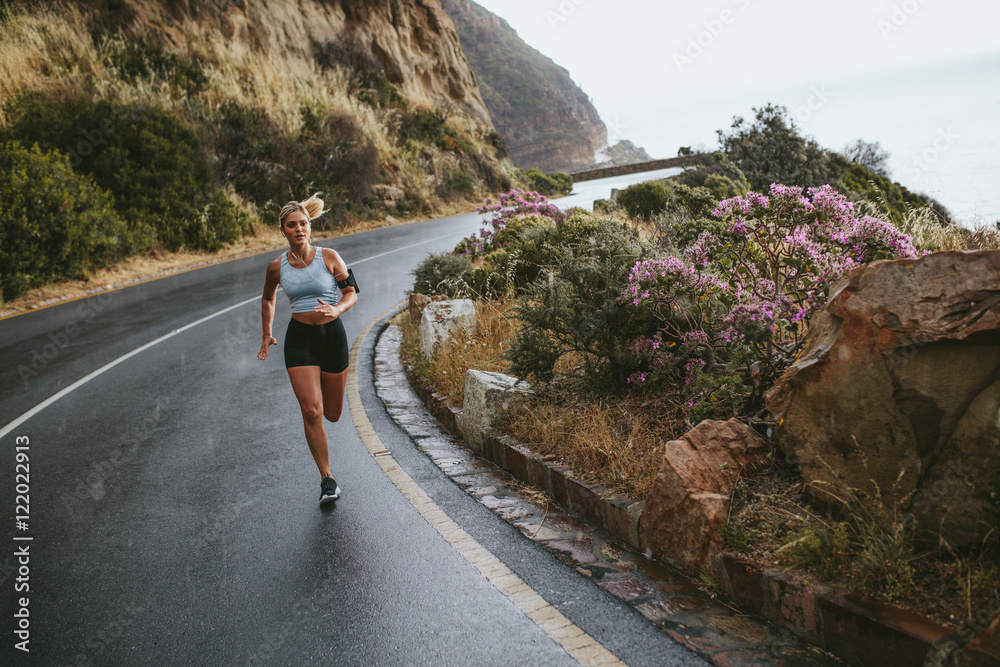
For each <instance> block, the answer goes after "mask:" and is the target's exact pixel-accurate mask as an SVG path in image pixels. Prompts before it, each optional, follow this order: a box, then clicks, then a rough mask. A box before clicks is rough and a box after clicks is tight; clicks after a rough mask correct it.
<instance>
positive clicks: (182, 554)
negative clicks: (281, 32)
mask: <svg viewBox="0 0 1000 667" xmlns="http://www.w3.org/2000/svg"><path fill="white" fill-rule="evenodd" d="M478 226H479V221H478V217H477V216H473V215H466V216H457V217H452V218H445V219H440V220H435V221H429V222H423V223H417V224H412V225H407V226H403V227H396V228H392V229H384V230H378V231H373V232H368V233H365V234H359V235H355V236H350V237H344V238H340V239H336V240H334V241H331V242H323V243H322V244H321V245H324V246H328V247H335V248H336V249H337V250H338V251H339V252H340V254H341V255H342V256H343V257H344V258H345V260H346V261H347V263H348V265H349V266H352V267H354V269H355V274H356V275H357V277H358V281H359V283H360V285H361V298H360V301H359V303H358V305H357V306H356V307H355V308H354V309H352V310H351V311H350V312H349V313H348V314H347V315H345V318H344V322H345V325H346V328H347V331H348V336H349V340H351V341H354V340H355V338H356V337H357V335H358V333H359V332H360V331H361V330H362V329H363V328H364V326H365V325H366V324H368V323H369V322H370V321H372V320H373V319H375V318H377V316H378V315H379V314H381V313H383V312H384V311H386V310H387V309H389V308H391V307H392V305H393V304H395V303H396V302H398V301H399V300H400V299H401V298H402V296H403V290H404V289H406V288H407V287H409V286H410V284H411V283H412V277H411V275H410V273H409V272H410V270H411V269H412V267H413V266H415V265H416V263H417V262H418V261H419V260H420V259H421V258H422V257H423V256H424V255H425V254H426V253H427V252H429V251H440V250H444V249H448V248H451V247H453V246H454V244H455V243H456V242H457V241H458V240H459V239H461V238H462V237H464V236H467V235H469V234H470V233H472V232H473V231H475V230H476V229H477V228H478ZM277 254H278V253H277V252H272V253H267V254H264V255H259V256H255V257H251V258H246V259H241V260H237V261H232V262H228V263H225V264H220V265H215V266H212V267H208V268H203V269H200V270H196V271H192V272H188V273H184V274H180V275H176V276H172V277H168V278H163V279H160V280H155V281H151V282H148V283H145V284H141V285H136V286H133V287H129V288H127V289H122V290H118V291H115V292H112V293H109V294H105V295H102V296H94V297H90V298H88V299H84V300H80V301H75V302H69V303H66V304H63V305H59V306H55V307H51V308H46V309H44V310H41V311H38V312H34V313H29V314H26V315H22V316H18V317H14V318H10V319H7V320H4V321H0V344H2V347H0V424H4V425H6V427H4V428H3V431H4V434H3V436H2V452H3V457H2V460H4V461H5V462H6V463H5V465H4V468H5V469H6V472H4V473H3V474H2V475H0V479H2V480H4V483H3V485H2V488H0V502H2V503H3V508H4V509H5V510H6V511H5V512H3V515H4V516H5V517H6V519H5V520H6V521H7V522H8V524H7V525H8V527H7V529H5V530H3V531H2V532H0V539H4V540H5V541H6V542H7V545H6V547H5V548H4V549H3V551H2V552H0V553H2V554H3V555H2V556H0V582H2V583H0V590H2V595H0V604H2V608H0V617H2V618H3V621H2V622H0V628H2V630H3V632H2V633H0V637H2V644H0V663H2V664H4V665H11V664H37V665H50V664H109V665H137V664H212V665H223V664H337V665H341V664H345V665H348V664H350V665H354V664H375V665H413V664H434V665H439V664H440V665H451V664H454V665H458V664H462V665H465V664H477V663H480V664H487V665H514V664H516V665H522V664H523V665H527V664H530V665H549V664H552V665H557V664H558V665H561V664H572V663H573V660H572V659H571V658H570V657H569V655H568V654H567V653H566V652H565V651H564V650H563V649H562V648H561V647H560V646H559V645H558V644H556V643H555V642H553V641H552V640H551V639H550V638H549V637H548V636H547V635H546V634H545V633H544V632H542V630H540V629H539V628H538V627H537V626H536V625H535V624H534V623H532V622H531V620H530V619H528V617H527V616H525V615H524V614H523V613H522V612H521V611H519V610H518V609H517V607H515V606H514V605H513V604H512V603H511V602H510V601H509V600H508V599H507V598H505V597H504V596H503V595H502V594H500V593H499V592H498V591H497V590H496V589H494V588H493V587H492V586H491V585H490V583H489V582H488V581H487V580H486V579H485V578H484V577H483V576H482V575H481V574H480V573H479V572H478V571H477V570H476V569H475V568H474V567H473V566H472V565H470V564H469V563H468V562H467V561H466V560H465V559H464V558H462V557H461V556H460V555H459V554H458V553H457V552H456V551H454V549H453V548H452V547H451V546H450V545H449V544H448V543H447V542H445V541H444V540H443V539H442V538H441V537H440V535H438V533H437V532H435V530H434V529H433V528H432V527H431V526H430V525H428V524H427V523H426V521H424V520H423V519H422V518H421V517H420V515H419V514H418V513H417V512H416V511H415V510H414V509H413V508H412V507H411V506H410V504H409V503H408V502H407V501H406V500H405V499H404V498H403V497H402V495H401V494H400V493H399V491H398V490H397V489H396V488H395V487H394V486H393V485H392V483H391V482H390V481H389V480H388V478H387V477H386V476H385V475H384V474H383V472H382V471H381V470H380V469H379V467H378V466H377V464H376V463H375V462H374V461H373V460H372V458H371V456H370V455H369V454H368V452H367V451H366V450H365V448H364V446H363V445H362V443H361V442H360V440H359V438H358V436H357V433H356V431H355V429H354V426H353V424H352V422H351V419H350V413H349V411H347V410H345V413H344V417H343V418H342V419H341V421H340V422H339V423H337V424H330V423H327V433H328V435H329V437H330V442H331V459H332V461H333V470H334V475H335V476H336V477H337V479H338V482H339V483H340V486H341V488H342V490H343V497H342V498H341V500H340V501H339V502H338V503H337V505H336V507H335V508H334V509H332V510H329V511H327V510H321V509H320V508H319V507H318V506H317V500H318V486H319V484H318V482H319V475H318V474H317V472H316V469H315V466H314V464H313V462H312V459H311V457H310V455H309V451H308V448H307V447H306V444H305V441H304V437H303V435H302V421H301V416H300V414H299V412H298V409H297V404H296V402H295V399H294V396H293V394H292V390H291V387H290V385H289V382H288V378H287V374H286V373H285V369H284V366H283V363H282V355H281V351H280V343H281V341H282V340H283V335H284V326H285V323H287V321H288V319H289V309H288V305H287V300H285V299H284V298H283V297H282V296H280V295H279V307H278V311H277V315H276V319H275V322H276V323H275V334H276V337H277V338H278V340H279V347H277V348H272V354H271V356H270V357H269V358H268V359H267V361H265V362H259V361H257V359H256V351H257V349H258V347H259V344H260V315H259V312H260V306H259V295H260V291H261V288H262V285H263V276H264V268H265V266H266V265H267V263H268V262H269V261H270V260H271V259H273V258H274V257H275V256H277ZM226 309H229V310H226ZM222 311H225V312H222ZM204 318H208V319H204ZM202 320H204V321H202ZM193 323H197V324H194V326H190V325H192V324H193ZM185 327H187V328H185ZM160 339H162V340H160ZM157 341H158V342H157ZM150 343H155V344H152V345H150V346H149V347H147V348H146V349H140V348H142V347H143V346H146V345H149V344H150ZM362 344H363V346H364V347H363V348H362V350H361V360H360V363H359V365H358V371H359V384H360V389H361V396H362V403H363V405H364V407H365V409H366V412H367V413H368V415H369V419H371V421H372V423H373V424H374V425H375V427H376V429H377V431H378V432H379V434H380V436H381V437H382V440H383V442H385V443H386V445H387V446H388V447H389V448H390V449H392V451H393V454H394V456H395V457H396V458H397V460H398V461H399V463H400V464H401V466H402V467H403V468H404V469H405V470H406V471H407V472H408V473H409V474H410V476H411V477H412V478H413V479H414V480H415V481H416V482H417V483H418V484H419V485H420V486H421V488H423V490H424V491H425V492H426V493H427V494H428V495H429V496H430V497H431V498H433V499H434V501H435V502H436V503H438V505H439V506H440V507H441V508H442V509H444V510H445V512H446V513H447V514H448V515H449V516H450V517H451V518H452V519H453V520H455V521H456V522H458V523H459V524H460V525H461V526H462V527H463V528H464V529H465V530H466V531H468V532H469V533H470V534H471V535H472V536H473V537H475V538H476V539H477V540H478V541H479V542H480V543H481V544H483V545H484V546H486V547H487V548H488V549H490V550H491V551H492V552H493V553H494V554H495V555H496V556H497V557H499V558H500V559H501V560H503V561H504V563H505V564H506V565H507V566H508V567H510V568H511V569H512V570H514V571H515V573H517V574H518V575H520V576H521V577H522V578H523V579H524V580H525V581H526V582H527V583H528V584H529V585H531V586H532V587H533V588H534V589H535V590H536V591H537V592H538V593H539V594H541V595H542V596H543V597H545V598H546V600H548V601H549V602H550V603H551V604H553V605H555V606H556V607H557V608H558V609H559V610H560V611H561V612H563V613H564V614H565V615H566V616H567V617H569V618H570V620H571V621H573V622H574V623H576V624H577V625H579V626H580V627H581V628H582V629H584V630H585V631H586V632H588V633H589V634H591V635H592V636H593V637H595V639H597V640H598V641H600V642H601V643H602V644H604V645H605V646H606V647H607V648H608V649H609V650H611V651H612V652H614V653H615V654H616V655H618V657H620V658H621V659H623V660H625V661H626V662H627V663H629V664H701V662H700V661H699V660H698V659H697V658H696V657H695V656H693V655H692V654H691V653H689V652H687V651H686V649H682V648H680V647H678V646H677V645H676V644H675V643H673V642H672V640H670V639H669V638H667V637H666V636H664V635H663V634H662V633H660V632H659V631H658V630H656V629H655V628H654V627H653V626H652V625H651V624H649V623H647V622H646V621H645V619H643V618H642V617H641V616H639V615H638V614H636V613H635V612H634V611H632V610H631V609H630V608H628V607H626V606H625V605H622V604H620V603H619V602H618V601H617V600H616V599H614V598H612V597H611V596H610V595H609V594H607V593H605V592H604V591H603V590H601V589H599V588H598V587H596V586H594V585H593V584H592V583H591V582H589V581H588V580H586V579H584V578H583V577H581V576H580V575H578V574H577V573H576V572H575V571H574V570H572V569H570V568H568V567H566V566H564V565H563V564H561V563H560V562H559V561H558V560H557V559H555V558H553V557H552V556H551V555H550V554H548V553H547V552H546V551H544V550H543V549H541V548H540V547H538V546H537V545H535V544H533V543H531V542H529V541H527V540H524V539H523V538H522V536H521V535H520V533H519V532H517V531H516V530H514V529H513V528H511V527H510V526H508V525H507V524H506V523H504V522H503V521H502V520H500V519H499V518H497V517H496V516H495V515H494V514H492V513H491V512H489V511H488V510H486V509H485V508H483V507H482V506H481V505H480V504H479V503H478V502H476V501H475V500H474V499H472V498H470V497H468V496H467V495H466V494H465V493H464V492H463V491H461V490H460V489H459V488H458V487H456V486H455V485H454V484H453V483H452V482H451V481H450V480H449V479H448V478H447V477H445V476H444V475H443V474H442V473H440V471H439V470H438V469H437V468H436V466H434V465H433V464H431V463H430V462H429V461H428V460H427V459H426V458H425V457H424V456H423V455H422V454H420V453H419V452H418V451H417V450H416V449H415V448H414V447H413V446H412V443H410V442H409V441H408V439H407V438H406V436H405V435H404V434H403V433H402V432H401V431H400V430H399V429H398V428H396V427H395V424H394V423H393V422H392V421H391V419H390V418H389V417H388V415H387V414H386V413H385V410H384V407H383V406H382V404H381V402H380V401H379V399H378V398H377V397H376V396H375V394H374V390H373V388H372V385H371V373H370V368H371V357H372V348H373V346H374V335H370V336H369V337H367V338H366V339H365V341H363V343H362ZM136 350H139V351H138V352H137V353H136V354H134V355H133V356H131V357H129V358H126V359H124V360H122V361H121V362H120V363H118V364H117V365H114V366H113V367H111V368H109V369H107V370H105V371H104V372H100V373H99V374H97V375H96V376H94V377H92V378H91V379H89V380H88V381H86V383H85V384H82V385H81V386H78V387H77V388H75V389H73V390H72V391H70V392H69V393H67V394H66V395H64V396H61V397H60V398H58V400H56V401H54V402H52V403H50V404H47V405H46V404H45V401H47V400H48V399H50V398H51V397H52V396H54V395H58V393H59V392H60V391H62V390H65V389H67V388H69V387H71V386H73V384H74V383H77V382H78V381H80V380H81V378H85V377H86V376H88V374H91V373H94V372H95V371H99V370H100V369H101V368H102V367H104V366H105V365H106V364H109V363H111V362H113V361H115V360H117V359H120V358H121V357H122V356H123V355H127V354H129V353H132V352H134V351H136ZM39 406H41V409H38V408H39ZM32 410H37V411H36V412H35V413H34V414H31V413H30V411H32ZM26 413H28V414H29V415H30V416H28V418H26V419H22V417H23V416H24V415H25V414H26ZM12 426H13V427H12ZM11 427H12V428H11ZM18 445H22V446H25V448H24V449H21V450H18V449H17V446H18ZM18 451H20V453H21V454H22V455H23V456H22V463H26V465H28V466H29V467H30V480H29V482H28V487H30V488H27V489H26V488H21V489H16V484H17V483H18V482H19V481H20V482H23V481H24V480H23V479H21V480H18V479H17V478H16V477H15V475H16V473H18V472H21V473H23V472H24V469H21V470H17V469H16V465H17V463H18V461H17V460H16V457H17V454H18ZM25 490H27V491H28V492H29V493H28V495H30V499H29V500H30V507H29V511H28V512H27V513H28V519H27V521H26V523H27V526H26V529H19V528H18V527H17V525H16V522H15V514H23V513H24V511H23V509H20V510H19V509H17V505H19V504H21V505H23V501H24V500H25V499H23V498H21V499H16V498H15V496H16V495H18V494H20V493H21V492H22V491H25ZM26 537H30V538H31V540H30V541H29V540H26V539H18V538H26ZM24 549H27V551H28V556H26V557H24V556H22V557H20V558H21V560H22V562H21V563H19V562H18V561H19V557H18V556H17V555H15V554H16V553H18V552H19V551H20V552H21V553H23V551H24ZM25 560H26V561H27V565H24V563H23V561H25ZM22 565H24V567H23V568H22ZM25 587H27V588H25ZM21 598H27V602H28V604H27V610H28V619H27V626H28V630H29V632H30V634H29V635H28V636H29V638H30V643H29V644H28V648H30V653H27V654H26V653H23V652H22V651H19V650H17V649H16V648H15V644H16V643H17V642H19V641H21V640H22V639H23V636H22V637H20V638H19V637H18V636H17V635H16V632H15V631H16V630H17V629H18V627H19V626H23V625H25V621H24V620H23V619H18V618H15V614H18V613H21V614H23V613H24V612H23V611H22V607H23V603H24V601H23V600H21Z"/></svg>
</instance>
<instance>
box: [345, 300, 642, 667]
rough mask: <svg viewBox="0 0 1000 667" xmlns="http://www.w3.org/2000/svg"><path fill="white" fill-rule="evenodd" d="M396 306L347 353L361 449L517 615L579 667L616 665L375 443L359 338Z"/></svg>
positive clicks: (379, 442) (351, 403)
mask: <svg viewBox="0 0 1000 667" xmlns="http://www.w3.org/2000/svg"><path fill="white" fill-rule="evenodd" d="M396 308H398V306H396V307H393V308H390V309H389V310H387V311H385V312H384V313H382V314H381V315H379V316H378V317H376V318H375V319H374V320H372V321H371V322H369V323H368V325H367V326H366V327H365V328H364V330H363V331H362V332H361V333H360V334H358V337H357V338H356V339H355V340H354V345H353V347H352V348H351V361H350V364H349V365H348V367H347V404H348V405H349V406H350V410H351V421H353V422H354V428H355V429H356V430H357V432H358V437H359V438H361V442H362V443H364V445H365V448H366V449H368V451H369V452H370V453H371V454H372V456H373V457H374V459H375V462H376V463H377V464H378V466H379V467H380V468H381V469H382V472H384V473H385V474H386V476H387V477H388V478H389V479H390V480H391V481H392V483H393V485H395V487H396V488H397V489H399V492H400V493H402V494H403V497H404V498H406V500H407V501H409V503H410V505H412V506H413V509H415V510H416V511H417V513H419V514H420V516H422V517H423V518H424V520H425V521H427V523H429V524H430V525H431V527H432V528H434V530H436V531H437V532H438V534H439V535H440V536H441V537H442V538H444V540H445V541H446V542H448V544H450V545H451V546H452V548H453V549H455V551H457V552H458V553H459V554H461V555H462V557H463V558H465V560H467V561H468V562H469V563H470V564H471V565H472V566H473V567H475V568H476V569H477V570H479V573H480V574H482V575H483V576H484V577H486V580H487V581H489V582H490V583H491V584H492V585H493V587H494V588H496V589H497V590H498V591H500V593H502V594H503V595H504V596H506V597H507V599H508V600H510V601H511V602H513V603H514V605H515V606H517V608H518V609H520V610H521V612H522V613H523V614H524V615H525V616H527V617H528V618H530V619H531V621H532V622H533V623H535V625H537V626H538V627H539V628H540V629H541V630H542V631H543V632H544V633H545V634H547V635H548V636H549V637H550V638H551V639H552V640H553V641H554V642H556V643H557V644H559V645H560V646H561V647H562V648H563V650H565V651H566V652H567V653H568V654H569V655H570V656H572V657H573V659H574V660H576V661H577V662H578V663H580V664H581V665H585V667H601V666H603V665H612V666H622V665H624V664H625V663H623V662H622V661H621V660H619V659H618V658H617V657H616V656H615V655H614V654H613V653H612V652H611V651H609V650H608V649H606V648H605V647H604V646H603V645H602V644H601V643H600V642H598V641H597V640H596V639H594V638H593V637H591V636H590V635H589V634H587V633H586V632H584V631H583V630H582V629H581V628H580V627H579V626H577V625H575V624H573V622H572V621H570V620H569V619H568V618H566V617H565V616H564V615H563V614H562V613H561V612H560V611H559V610H558V609H556V608H555V607H553V606H552V605H551V604H549V603H548V602H547V601H546V600H545V598H543V597H542V596H541V595H539V594H538V593H537V592H535V590H534V589H532V588H531V587H530V586H529V585H528V584H527V583H525V581H524V580H523V579H521V578H520V577H519V576H517V575H516V574H514V572H513V571H511V569H510V568H508V567H507V566H506V565H504V563H503V562H502V561H501V560H500V559H499V558H497V557H496V556H494V555H493V553H492V552H490V551H489V549H487V548H486V547H484V546H483V545H481V544H480V543H479V542H478V541H476V539H475V538H474V537H472V536H471V535H469V533H467V532H466V531H465V530H464V529H463V528H461V527H460V526H459V525H458V524H457V523H455V522H454V521H453V520H452V519H451V517H449V516H448V515H447V514H446V513H445V512H444V510H442V509H441V508H440V507H438V505H437V504H436V503H435V502H434V501H433V500H432V499H431V498H430V496H428V495H427V494H426V493H425V492H424V490H423V489H421V488H420V486H419V485H418V484H417V483H416V482H414V481H413V478H411V477H410V476H409V475H408V474H407V473H406V471H404V470H403V469H402V468H401V467H400V466H399V464H398V463H397V462H396V460H395V459H394V458H393V457H392V454H391V453H390V452H389V451H388V450H387V449H385V445H383V444H382V440H381V438H379V437H378V433H376V432H375V429H374V427H372V425H371V422H370V421H369V420H368V414H367V413H366V412H365V407H364V405H362V403H361V392H360V390H359V389H358V372H357V368H358V357H359V356H360V353H361V347H362V344H363V343H364V340H365V337H366V336H367V335H368V332H369V331H371V328H372V327H373V326H374V325H375V323H376V322H379V321H381V320H382V319H383V318H385V317H388V316H389V314H391V313H392V311H393V310H395V309H396Z"/></svg>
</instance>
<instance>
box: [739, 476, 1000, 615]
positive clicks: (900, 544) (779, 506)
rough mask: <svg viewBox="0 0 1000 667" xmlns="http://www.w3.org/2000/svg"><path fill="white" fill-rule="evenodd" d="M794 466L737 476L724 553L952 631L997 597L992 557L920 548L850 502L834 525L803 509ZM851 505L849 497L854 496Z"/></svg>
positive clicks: (896, 524) (897, 524) (900, 527)
mask: <svg viewBox="0 0 1000 667" xmlns="http://www.w3.org/2000/svg"><path fill="white" fill-rule="evenodd" d="M803 490H804V487H803V484H802V480H801V478H800V477H799V476H798V474H797V473H796V472H795V471H794V469H787V468H779V469H772V470H768V471H764V472H761V473H759V474H757V475H755V476H752V477H749V478H744V479H741V480H740V482H739V483H738V484H737V486H736V488H735V489H734V491H733V495H732V510H731V514H730V517H729V521H728V525H727V526H726V527H725V530H724V531H723V535H724V537H725V538H726V541H727V545H728V546H729V548H730V550H731V551H733V552H735V553H737V554H738V555H740V556H741V557H743V558H748V559H750V560H754V561H756V562H758V563H760V564H761V565H763V566H764V567H769V568H770V567H774V566H775V565H778V566H779V567H781V568H783V569H785V570H787V571H789V572H791V573H793V574H795V575H796V576H798V577H800V578H805V579H809V578H810V577H816V576H818V577H819V578H820V579H821V580H822V581H823V582H824V583H826V584H830V585H834V586H837V587H841V588H847V589H850V590H856V591H858V592H860V593H863V594H865V595H868V596H870V597H873V598H875V599H878V600H881V601H883V602H886V603H888V604H893V605H897V606H899V607H902V608H904V609H909V610H911V611H914V612H917V613H919V614H922V615H925V616H927V617H929V618H931V619H933V620H935V621H937V622H938V623H941V624H943V625H946V626H951V627H956V626H960V625H962V624H963V623H966V622H968V621H969V620H971V619H973V618H975V617H976V616H978V611H979V610H982V609H987V608H989V606H990V600H991V598H992V596H994V595H996V594H997V593H998V589H997V582H998V581H1000V560H998V558H997V554H996V553H995V552H991V551H990V550H988V549H983V550H981V551H978V552H976V553H973V554H958V553H949V552H946V551H938V550H932V549H929V548H927V547H926V546H925V545H922V544H921V543H920V542H918V541H915V540H913V539H911V535H910V532H909V529H908V528H907V526H906V524H905V522H902V521H900V520H898V519H897V520H892V519H891V517H890V518H888V519H887V518H886V517H885V516H882V515H879V517H876V515H875V514H874V513H873V512H872V511H871V508H870V507H860V506H858V505H857V502H855V504H854V508H853V510H852V511H851V513H850V514H848V515H846V516H844V517H841V520H835V519H832V518H831V517H830V516H829V515H828V514H826V513H823V512H818V511H817V510H815V509H813V508H812V507H810V505H809V504H808V503H807V502H806V499H805V498H804V495H803ZM855 501H856V499H855Z"/></svg>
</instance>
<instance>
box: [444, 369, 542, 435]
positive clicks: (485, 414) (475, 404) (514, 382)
mask: <svg viewBox="0 0 1000 667" xmlns="http://www.w3.org/2000/svg"><path fill="white" fill-rule="evenodd" d="M531 394H532V391H531V386H530V385H529V384H528V383H527V382H523V381H521V380H518V379H517V378H516V377H511V376H510V375H504V374H503V373H492V372H490V371H477V370H472V369H470V370H469V371H467V372H466V374H465V398H464V400H463V402H462V412H461V414H459V415H458V430H459V431H460V432H461V434H462V439H464V440H465V442H466V443H468V445H469V446H470V447H472V449H474V450H476V451H481V450H482V448H483V434H484V433H485V432H486V431H487V430H489V429H491V428H492V427H493V426H494V425H495V424H496V422H497V420H498V419H499V417H500V416H501V415H502V414H503V413H504V412H506V411H507V410H510V409H511V408H512V407H513V406H514V405H515V404H516V403H517V402H519V401H523V400H524V399H525V398H526V397H528V396H530V395H531Z"/></svg>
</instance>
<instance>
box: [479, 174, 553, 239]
mask: <svg viewBox="0 0 1000 667" xmlns="http://www.w3.org/2000/svg"><path fill="white" fill-rule="evenodd" d="M476 212H478V213H481V214H482V216H483V223H484V226H483V227H482V228H481V229H480V230H479V238H478V239H475V240H473V241H472V242H471V243H470V244H469V250H468V251H467V252H466V254H469V253H481V252H485V251H487V250H489V249H490V247H491V246H492V244H493V240H494V239H495V238H496V235H497V232H499V231H500V230H501V229H503V228H504V227H506V226H507V223H508V222H509V221H511V220H513V219H514V218H516V217H519V216H522V215H542V216H545V217H548V218H552V219H553V220H557V221H558V220H560V219H561V217H562V211H560V210H559V207H557V206H556V205H555V204H552V203H550V202H549V200H548V198H546V197H545V195H541V194H539V193H537V192H534V191H527V190H520V189H517V188H512V189H511V190H510V192H505V193H501V194H500V195H498V196H497V198H496V199H495V200H494V199H487V200H486V201H485V202H483V205H482V206H480V207H479V208H477V209H476Z"/></svg>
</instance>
